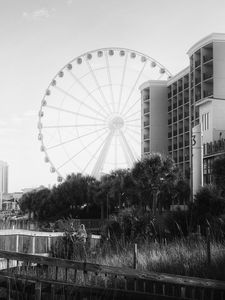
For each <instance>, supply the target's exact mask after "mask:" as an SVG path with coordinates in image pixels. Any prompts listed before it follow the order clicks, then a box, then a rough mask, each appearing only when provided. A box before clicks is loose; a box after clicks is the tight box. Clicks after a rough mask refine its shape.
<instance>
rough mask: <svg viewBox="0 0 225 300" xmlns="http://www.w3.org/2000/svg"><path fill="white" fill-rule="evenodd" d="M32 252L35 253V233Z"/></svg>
mask: <svg viewBox="0 0 225 300" xmlns="http://www.w3.org/2000/svg"><path fill="white" fill-rule="evenodd" d="M32 254H35V235H33V236H32Z"/></svg>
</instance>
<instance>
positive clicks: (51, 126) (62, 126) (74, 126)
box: [42, 123, 105, 129]
mask: <svg viewBox="0 0 225 300" xmlns="http://www.w3.org/2000/svg"><path fill="white" fill-rule="evenodd" d="M103 125H105V123H99V124H97V123H93V124H79V125H75V124H74V125H49V126H43V127H42V128H45V129H48V128H76V127H91V126H103Z"/></svg>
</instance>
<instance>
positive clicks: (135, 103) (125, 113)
mask: <svg viewBox="0 0 225 300" xmlns="http://www.w3.org/2000/svg"><path fill="white" fill-rule="evenodd" d="M140 100H141V98H138V100H137V101H135V102H134V104H132V105H131V106H130V107H129V108H128V110H127V111H125V112H124V113H123V115H124V116H125V117H126V115H127V114H128V112H129V111H130V110H131V109H132V108H134V107H135V105H137V104H138V102H140Z"/></svg>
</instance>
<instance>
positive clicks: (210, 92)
mask: <svg viewBox="0 0 225 300" xmlns="http://www.w3.org/2000/svg"><path fill="white" fill-rule="evenodd" d="M212 96H213V91H212V90H209V91H203V98H206V97H212Z"/></svg>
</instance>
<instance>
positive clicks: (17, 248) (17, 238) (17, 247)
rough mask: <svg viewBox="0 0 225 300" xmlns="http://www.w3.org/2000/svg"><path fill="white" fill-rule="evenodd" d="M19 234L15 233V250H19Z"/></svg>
mask: <svg viewBox="0 0 225 300" xmlns="http://www.w3.org/2000/svg"><path fill="white" fill-rule="evenodd" d="M19 237H20V236H19V234H17V235H16V252H19Z"/></svg>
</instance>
